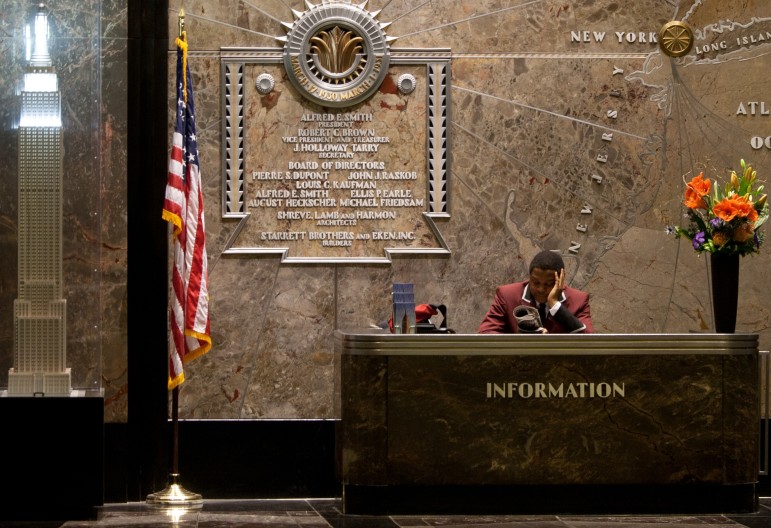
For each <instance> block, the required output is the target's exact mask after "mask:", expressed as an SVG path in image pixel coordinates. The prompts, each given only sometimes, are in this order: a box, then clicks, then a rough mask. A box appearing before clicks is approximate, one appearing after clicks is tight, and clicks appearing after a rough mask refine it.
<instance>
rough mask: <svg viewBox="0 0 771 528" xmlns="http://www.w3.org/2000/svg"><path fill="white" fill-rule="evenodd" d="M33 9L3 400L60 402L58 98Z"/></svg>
mask: <svg viewBox="0 0 771 528" xmlns="http://www.w3.org/2000/svg"><path fill="white" fill-rule="evenodd" d="M48 32H49V27H48V14H47V10H46V8H45V6H44V5H43V4H40V5H39V6H38V8H37V12H36V14H35V19H34V23H33V24H32V27H29V26H28V27H27V30H26V40H27V42H26V51H27V56H26V60H27V69H26V72H25V74H24V83H23V87H22V89H21V116H20V120H19V183H18V185H19V205H18V207H19V211H18V215H19V216H18V223H19V231H18V232H19V235H18V266H19V271H18V273H19V275H18V295H19V296H18V298H17V299H16V300H15V301H14V303H13V327H14V336H13V337H14V343H13V367H12V368H11V369H10V370H9V372H8V395H9V396H67V395H70V394H71V392H72V384H71V377H70V369H69V368H67V366H66V360H67V349H66V342H67V300H66V299H64V298H62V294H63V285H62V119H61V93H60V92H59V87H58V80H57V76H56V73H55V72H54V68H53V66H52V63H51V56H50V55H49V51H48V36H49V35H48Z"/></svg>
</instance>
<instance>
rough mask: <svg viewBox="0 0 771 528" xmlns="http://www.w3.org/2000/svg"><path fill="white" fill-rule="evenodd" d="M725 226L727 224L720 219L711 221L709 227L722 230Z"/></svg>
mask: <svg viewBox="0 0 771 528" xmlns="http://www.w3.org/2000/svg"><path fill="white" fill-rule="evenodd" d="M724 224H725V222H724V221H723V220H722V219H720V218H713V219H712V220H710V221H709V225H711V226H712V228H713V229H720V228H721V227H723V225H724Z"/></svg>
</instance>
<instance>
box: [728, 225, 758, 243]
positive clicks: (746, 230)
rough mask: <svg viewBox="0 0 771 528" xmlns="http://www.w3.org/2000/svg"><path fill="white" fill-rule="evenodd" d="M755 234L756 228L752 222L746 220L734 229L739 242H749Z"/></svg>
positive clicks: (734, 234)
mask: <svg viewBox="0 0 771 528" xmlns="http://www.w3.org/2000/svg"><path fill="white" fill-rule="evenodd" d="M753 236H755V230H754V229H753V228H752V224H750V223H749V222H744V223H743V224H742V225H740V226H739V227H737V228H736V229H734V232H733V239H734V240H736V241H737V242H749V241H750V240H752V237H753Z"/></svg>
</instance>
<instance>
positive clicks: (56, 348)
mask: <svg viewBox="0 0 771 528" xmlns="http://www.w3.org/2000/svg"><path fill="white" fill-rule="evenodd" d="M13 3H15V4H16V5H15V6H13V7H16V8H17V9H11V8H10V6H9V8H8V9H6V10H5V13H6V15H7V19H6V22H7V26H6V32H5V35H4V36H3V37H0V46H2V50H3V53H2V55H1V56H0V68H1V70H0V71H2V76H0V107H1V108H3V109H4V112H3V114H4V115H3V128H2V133H0V145H1V146H2V151H3V152H5V153H6V156H5V159H4V163H3V164H2V166H0V390H2V392H0V396H7V397H12V396H68V397H77V396H89V395H100V394H101V393H102V386H101V385H102V381H101V369H102V367H101V361H102V360H101V356H102V354H101V337H100V335H101V332H100V319H101V318H100V313H101V305H102V303H101V297H102V291H101V270H100V268H101V266H100V261H101V227H100V225H101V221H100V216H101V214H100V190H101V187H102V186H101V170H100V150H101V149H100V145H101V141H100V106H101V105H100V55H101V53H100V49H99V47H100V46H99V43H100V39H99V31H100V28H99V26H100V24H99V23H98V20H99V17H98V9H97V10H96V12H94V13H90V12H87V11H86V10H85V7H84V8H83V9H82V10H80V9H67V8H64V6H61V5H58V6H57V9H56V10H54V11H52V10H51V9H50V8H49V6H47V5H46V4H41V3H34V2H13ZM74 5H75V4H73V6H74ZM91 7H93V6H91ZM92 17H93V18H92Z"/></svg>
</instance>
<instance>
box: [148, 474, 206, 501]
mask: <svg viewBox="0 0 771 528" xmlns="http://www.w3.org/2000/svg"><path fill="white" fill-rule="evenodd" d="M170 477H171V484H169V486H167V487H166V488H164V489H162V490H161V491H157V492H155V493H151V494H149V495H148V496H147V504H148V505H150V506H154V507H156V508H175V509H176V508H180V509H191V510H193V509H200V508H202V507H203V498H202V497H201V495H200V494H198V493H193V492H191V491H187V490H186V489H185V488H183V487H182V486H180V485H179V483H178V482H177V481H178V479H179V474H178V473H172V474H171V475H170Z"/></svg>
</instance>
